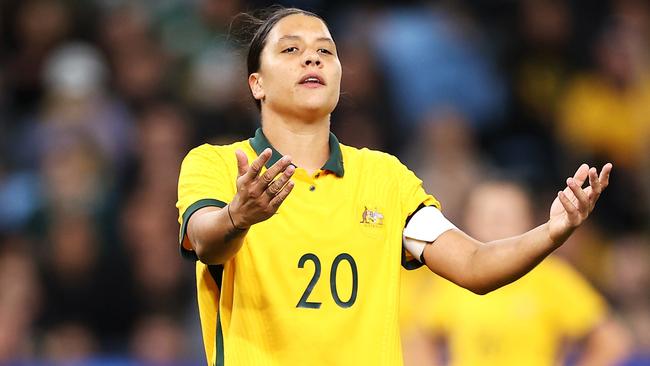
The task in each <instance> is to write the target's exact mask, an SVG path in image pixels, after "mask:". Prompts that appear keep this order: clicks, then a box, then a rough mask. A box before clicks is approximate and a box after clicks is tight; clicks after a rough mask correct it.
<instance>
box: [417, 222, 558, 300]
mask: <svg viewBox="0 0 650 366" xmlns="http://www.w3.org/2000/svg"><path fill="white" fill-rule="evenodd" d="M559 245H561V241H560V242H553V241H552V240H551V238H550V236H549V230H548V224H544V225H541V226H538V227H536V228H534V229H532V230H530V231H528V232H526V233H524V234H522V235H518V236H515V237H511V238H507V239H501V240H497V241H493V242H488V243H482V242H479V241H477V240H475V239H473V238H471V237H470V236H468V235H467V234H465V233H463V232H461V231H458V230H449V231H447V232H445V233H444V234H443V235H441V236H440V237H439V238H438V239H437V240H436V241H435V242H434V243H433V244H432V245H427V246H426V248H425V251H424V258H425V262H426V264H427V266H428V267H429V268H430V269H431V270H432V271H433V272H435V273H437V274H439V275H440V276H442V277H444V278H446V279H448V280H450V281H452V282H454V283H456V284H457V285H459V286H462V287H464V288H466V289H468V290H470V291H472V292H475V293H477V294H486V293H488V292H490V291H493V290H495V289H497V288H499V287H501V286H504V285H507V284H508V283H510V282H512V281H515V280H516V279H518V278H519V277H521V276H523V275H524V274H526V273H527V272H529V271H530V270H531V269H533V268H534V267H535V266H536V265H537V264H538V263H539V262H541V261H542V260H543V259H544V258H545V257H546V256H548V255H549V254H550V253H551V252H553V250H555V249H556V248H557V247H558V246H559Z"/></svg>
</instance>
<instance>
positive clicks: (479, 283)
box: [458, 278, 501, 296]
mask: <svg viewBox="0 0 650 366" xmlns="http://www.w3.org/2000/svg"><path fill="white" fill-rule="evenodd" d="M458 285H460V286H461V287H463V288H465V289H466V290H469V291H471V292H473V293H474V294H476V295H481V296H483V295H487V294H489V293H490V292H492V291H494V290H496V289H498V288H499V287H501V286H500V285H499V284H496V283H490V282H489V281H484V280H481V279H477V278H468V279H465V280H464V281H462V282H461V283H458Z"/></svg>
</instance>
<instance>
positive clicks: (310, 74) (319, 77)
mask: <svg viewBox="0 0 650 366" xmlns="http://www.w3.org/2000/svg"><path fill="white" fill-rule="evenodd" d="M309 78H316V79H317V80H318V84H311V83H305V80H307V79H309ZM298 84H300V85H306V86H317V85H327V84H325V79H323V77H322V76H321V75H319V74H317V73H309V74H306V75H303V77H301V78H300V81H299V82H298Z"/></svg>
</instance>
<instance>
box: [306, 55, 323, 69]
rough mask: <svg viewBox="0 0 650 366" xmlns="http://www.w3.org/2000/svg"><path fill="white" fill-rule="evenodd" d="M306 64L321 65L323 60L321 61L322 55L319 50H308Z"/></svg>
mask: <svg viewBox="0 0 650 366" xmlns="http://www.w3.org/2000/svg"><path fill="white" fill-rule="evenodd" d="M303 62H304V64H305V66H309V65H312V64H313V65H316V66H320V65H321V61H320V56H319V55H318V52H306V53H305V59H304V60H303Z"/></svg>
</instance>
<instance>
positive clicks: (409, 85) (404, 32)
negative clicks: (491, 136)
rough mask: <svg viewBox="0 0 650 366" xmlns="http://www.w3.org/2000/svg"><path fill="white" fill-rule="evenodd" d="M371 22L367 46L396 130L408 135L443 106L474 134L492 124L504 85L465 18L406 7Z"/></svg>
mask: <svg viewBox="0 0 650 366" xmlns="http://www.w3.org/2000/svg"><path fill="white" fill-rule="evenodd" d="M373 20H374V22H373V25H374V26H373V32H372V33H371V34H372V36H373V45H374V47H375V48H376V51H377V54H378V57H379V59H380V64H381V65H382V67H383V68H384V71H385V72H386V74H387V79H388V81H389V87H390V89H391V98H392V100H393V103H394V104H395V110H396V112H397V113H398V115H399V116H400V117H399V119H398V120H397V121H396V123H398V124H399V125H400V127H401V128H405V129H407V130H409V129H410V131H413V129H412V127H413V126H414V125H415V124H417V123H418V122H419V121H421V120H422V118H423V117H424V115H425V114H426V113H429V112H430V111H431V110H432V109H434V108H438V107H442V108H443V109H444V108H446V107H447V106H451V107H453V108H456V109H459V110H462V111H463V113H465V115H466V116H467V118H468V120H469V122H470V125H471V126H472V127H473V128H476V129H478V130H480V129H483V128H487V126H488V125H489V124H490V123H494V122H496V121H498V119H499V118H500V117H501V115H502V112H503V110H502V106H503V102H504V100H505V99H504V97H505V94H504V85H503V83H502V81H501V79H500V77H499V75H497V73H496V71H495V70H494V68H493V67H492V65H491V61H490V59H489V57H488V56H487V50H485V49H483V46H484V43H483V40H482V39H481V38H480V36H479V32H477V31H476V28H475V24H473V22H472V20H471V18H470V17H469V16H468V15H467V14H466V13H463V11H462V10H461V9H459V8H458V7H457V8H451V7H449V6H447V7H445V6H438V7H432V6H412V7H400V8H391V9H390V10H386V11H384V12H383V13H382V14H381V15H379V16H378V17H376V18H375V19H373Z"/></svg>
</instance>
